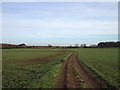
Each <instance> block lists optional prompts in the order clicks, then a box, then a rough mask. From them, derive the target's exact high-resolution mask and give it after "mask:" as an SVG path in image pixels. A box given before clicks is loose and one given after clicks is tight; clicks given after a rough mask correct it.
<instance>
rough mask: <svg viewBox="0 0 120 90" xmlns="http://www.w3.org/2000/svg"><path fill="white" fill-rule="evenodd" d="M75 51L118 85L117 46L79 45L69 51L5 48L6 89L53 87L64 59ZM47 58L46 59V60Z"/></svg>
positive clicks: (86, 63)
mask: <svg viewBox="0 0 120 90" xmlns="http://www.w3.org/2000/svg"><path fill="white" fill-rule="evenodd" d="M72 51H77V52H78V58H79V60H80V61H82V62H83V63H84V64H85V65H86V66H88V67H90V68H91V69H92V70H93V71H95V72H96V73H97V74H98V75H100V76H101V77H102V78H103V79H105V80H106V81H107V82H109V83H110V84H111V85H113V86H115V87H118V85H119V83H118V80H119V78H118V49H117V48H79V49H67V51H64V50H61V49H3V50H2V59H3V60H2V69H3V71H2V74H3V77H2V84H3V88H53V87H54V80H55V78H56V74H57V73H58V71H59V69H60V66H61V62H62V61H63V60H65V58H66V57H67V56H68V55H70V53H71V52H72ZM44 60H46V61H45V62H44ZM61 60H62V61H61ZM48 61H49V62H48ZM35 62H36V63H35Z"/></svg>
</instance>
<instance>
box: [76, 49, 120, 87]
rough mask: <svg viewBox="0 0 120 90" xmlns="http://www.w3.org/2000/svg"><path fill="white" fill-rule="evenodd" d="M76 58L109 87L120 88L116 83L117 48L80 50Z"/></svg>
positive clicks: (117, 78)
mask: <svg viewBox="0 0 120 90" xmlns="http://www.w3.org/2000/svg"><path fill="white" fill-rule="evenodd" d="M77 51H78V52H79V54H78V58H79V60H80V61H82V62H83V63H84V64H85V65H84V66H85V67H86V66H87V67H89V68H90V69H92V70H93V71H94V72H96V73H97V74H98V75H100V76H101V78H103V79H105V80H106V81H107V82H109V83H110V84H111V85H113V86H115V87H117V88H120V86H119V85H120V83H119V82H118V80H119V77H118V48H81V49H79V50H77Z"/></svg>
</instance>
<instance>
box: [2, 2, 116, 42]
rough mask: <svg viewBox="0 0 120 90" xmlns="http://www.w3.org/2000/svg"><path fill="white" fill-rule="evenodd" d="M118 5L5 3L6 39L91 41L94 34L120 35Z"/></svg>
mask: <svg viewBox="0 0 120 90" xmlns="http://www.w3.org/2000/svg"><path fill="white" fill-rule="evenodd" d="M116 8H117V4H116V3H16V4H15V3H4V5H3V40H4V41H6V40H7V41H9V40H10V39H13V40H12V41H16V42H18V41H17V39H18V40H19V41H21V40H23V38H24V39H27V40H28V41H29V39H32V42H35V41H36V40H38V39H42V41H43V42H46V41H48V40H53V42H57V39H58V38H61V40H60V41H61V42H62V41H63V42H62V43H65V42H67V41H69V39H71V40H72V41H71V42H74V41H75V38H77V39H79V40H76V42H77V41H80V40H81V38H83V39H85V38H87V39H86V42H87V41H88V42H89V41H90V40H89V37H90V36H96V37H97V36H99V37H100V38H101V37H102V36H103V35H106V36H109V35H113V36H114V35H116V36H117V34H118V31H117V30H118V28H117V27H118V23H117V9H116ZM71 37H72V38H71ZM94 38H95V37H94ZM97 38H98V37H97ZM112 38H113V39H115V38H114V37H110V39H112ZM92 39H93V38H92ZM102 39H103V40H106V39H107V40H108V38H106V37H104V38H102ZM49 42H50V41H48V43H49ZM91 42H92V41H91Z"/></svg>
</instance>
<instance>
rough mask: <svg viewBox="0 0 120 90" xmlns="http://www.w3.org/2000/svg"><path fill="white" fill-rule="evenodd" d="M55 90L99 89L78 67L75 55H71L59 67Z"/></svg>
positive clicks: (82, 69) (81, 68)
mask: <svg viewBox="0 0 120 90" xmlns="http://www.w3.org/2000/svg"><path fill="white" fill-rule="evenodd" d="M55 87H57V88H94V90H95V89H96V88H99V85H98V84H97V83H96V81H95V80H94V79H92V78H91V77H90V76H89V74H88V73H87V72H86V71H85V70H84V68H83V67H82V66H81V65H80V63H79V62H78V59H77V53H73V54H71V55H70V56H69V57H68V58H67V59H66V60H65V61H64V62H63V63H62V65H61V69H60V72H59V78H58V79H57V81H56V86H55Z"/></svg>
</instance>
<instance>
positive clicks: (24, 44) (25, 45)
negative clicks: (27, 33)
mask: <svg viewBox="0 0 120 90" xmlns="http://www.w3.org/2000/svg"><path fill="white" fill-rule="evenodd" d="M18 46H26V45H25V44H24V43H23V44H19V45H18Z"/></svg>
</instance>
